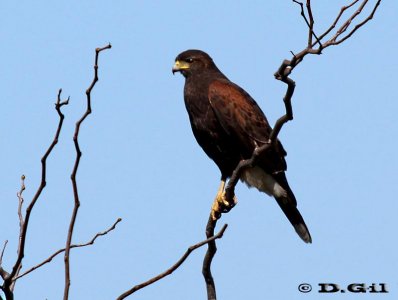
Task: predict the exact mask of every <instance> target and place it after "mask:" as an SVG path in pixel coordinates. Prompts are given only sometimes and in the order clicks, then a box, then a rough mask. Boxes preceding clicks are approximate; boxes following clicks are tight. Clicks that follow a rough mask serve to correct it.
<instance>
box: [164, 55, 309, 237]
mask: <svg viewBox="0 0 398 300" xmlns="http://www.w3.org/2000/svg"><path fill="white" fill-rule="evenodd" d="M172 71H173V74H174V73H175V72H180V73H181V74H182V75H183V76H184V77H185V86H184V101H185V107H186V109H187V112H188V116H189V120H190V123H191V127H192V131H193V134H194V136H195V138H196V141H197V142H198V144H199V145H200V146H201V147H202V149H203V150H204V152H205V153H206V154H207V155H208V156H209V157H210V158H211V159H212V160H213V161H214V162H215V164H216V165H217V166H218V168H219V169H220V172H221V184H220V187H219V190H218V192H217V195H216V198H215V201H214V204H213V206H212V212H211V214H212V218H213V219H214V220H215V219H218V218H219V217H220V216H221V213H222V212H223V210H225V208H228V206H231V205H234V204H230V203H228V202H227V201H226V199H225V191H224V188H225V182H226V180H227V179H228V178H229V177H231V175H232V172H233V171H234V169H235V168H236V167H237V165H238V164H239V162H240V161H241V160H244V159H249V158H250V157H251V156H252V154H253V151H254V150H255V149H256V148H257V147H260V146H262V145H264V144H265V143H268V142H269V136H270V133H271V130H272V128H271V126H270V125H269V123H268V121H267V118H266V117H265V115H264V113H263V112H262V110H261V109H260V107H259V106H258V105H257V103H256V101H255V100H254V99H253V98H252V97H251V96H250V95H249V94H248V93H247V92H246V91H245V90H244V89H242V88H241V87H239V86H238V85H237V84H235V83H233V82H231V81H230V80H229V79H228V78H227V77H226V76H225V75H224V74H223V73H222V72H221V71H220V70H219V69H218V68H217V66H216V65H215V63H214V61H213V59H212V58H211V57H210V56H209V55H208V54H207V53H205V52H203V51H201V50H187V51H184V52H182V53H180V54H179V55H178V56H177V57H176V59H175V64H174V66H173V69H172ZM285 156H286V151H285V150H284V148H283V146H282V144H281V143H280V141H279V140H278V141H277V142H276V143H275V145H273V146H272V147H270V148H269V151H265V152H264V153H262V154H261V156H260V157H259V159H258V160H257V162H256V165H255V166H252V167H250V168H245V169H244V171H243V172H242V175H241V177H240V179H241V180H242V181H243V182H245V183H246V184H247V185H248V186H249V187H255V188H257V189H258V190H259V191H261V192H264V193H266V194H268V195H270V196H273V197H274V198H275V200H276V201H277V203H278V204H279V206H280V208H281V209H282V211H283V212H284V213H285V215H286V217H287V218H288V219H289V221H290V223H291V224H292V225H293V227H294V229H295V230H296V232H297V234H298V235H299V236H300V238H301V239H302V240H303V241H304V242H306V243H311V242H312V239H311V235H310V233H309V231H308V228H307V225H306V224H305V222H304V220H303V217H302V216H301V214H300V212H299V211H298V209H297V201H296V198H295V196H294V194H293V192H292V190H291V189H290V187H289V184H288V182H287V179H286V175H285V171H286V168H287V165H286V161H285ZM234 201H235V202H236V199H234Z"/></svg>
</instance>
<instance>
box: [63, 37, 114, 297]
mask: <svg viewBox="0 0 398 300" xmlns="http://www.w3.org/2000/svg"><path fill="white" fill-rule="evenodd" d="M111 47H112V46H111V44H108V45H106V46H105V47H102V48H96V49H95V63H94V78H93V81H92V82H91V84H90V86H89V87H88V89H87V90H86V97H87V109H86V111H85V113H84V114H83V116H82V117H81V118H80V119H79V120H78V121H77V123H76V127H75V133H74V135H73V142H74V144H75V150H76V159H75V164H74V167H73V171H72V174H71V180H72V187H73V198H74V207H73V212H72V216H71V220H70V224H69V229H68V236H67V239H66V246H65V255H64V264H65V287H64V300H67V299H68V297H69V287H70V266H69V261H70V248H71V244H72V236H73V230H74V227H75V223H76V217H77V212H78V210H79V207H80V200H79V193H78V189H77V182H76V174H77V170H78V168H79V163H80V158H81V156H82V152H81V150H80V146H79V140H78V138H79V131H80V126H81V124H82V123H83V121H84V120H85V119H86V117H87V116H88V115H89V114H91V91H92V89H93V88H94V86H95V83H96V82H97V81H98V58H99V54H100V53H101V51H103V50H106V49H110V48H111Z"/></svg>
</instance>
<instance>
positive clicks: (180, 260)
mask: <svg viewBox="0 0 398 300" xmlns="http://www.w3.org/2000/svg"><path fill="white" fill-rule="evenodd" d="M227 227H228V225H227V224H225V225H224V226H223V227H222V228H221V230H220V231H219V232H218V233H217V234H216V235H212V236H211V237H210V238H208V239H206V240H204V241H202V242H200V243H197V244H195V245H192V246H190V247H189V248H188V249H187V251H186V252H185V253H184V255H183V256H182V257H181V258H180V259H179V260H178V261H177V262H176V263H175V264H174V265H173V266H171V267H170V268H169V269H167V270H166V271H164V272H163V273H160V274H159V275H157V276H155V277H153V278H151V279H149V280H147V281H145V282H143V283H140V284H137V285H136V286H134V287H133V288H131V289H130V290H128V291H126V292H124V293H123V294H121V295H120V296H119V297H117V300H122V299H125V298H126V297H128V296H130V295H131V294H133V293H135V292H136V291H138V290H140V289H142V288H144V287H146V286H148V285H151V284H153V283H155V282H156V281H158V280H160V279H162V278H164V277H166V276H168V275H170V274H171V273H173V272H174V271H175V270H177V269H178V268H179V267H180V266H181V265H182V264H183V263H184V261H185V260H186V259H187V258H188V256H189V255H190V254H191V253H192V252H193V251H194V250H196V249H198V248H200V247H202V246H203V245H206V244H209V243H211V242H214V241H215V240H216V239H220V238H222V236H223V234H224V231H225V230H226V229H227Z"/></svg>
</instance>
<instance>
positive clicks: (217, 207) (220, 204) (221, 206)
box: [211, 179, 238, 220]
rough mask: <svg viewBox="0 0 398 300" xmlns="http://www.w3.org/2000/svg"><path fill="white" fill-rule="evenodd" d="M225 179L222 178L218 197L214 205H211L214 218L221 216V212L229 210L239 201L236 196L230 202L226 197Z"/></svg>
mask: <svg viewBox="0 0 398 300" xmlns="http://www.w3.org/2000/svg"><path fill="white" fill-rule="evenodd" d="M224 188H225V180H224V179H222V180H221V183H220V187H219V188H218V191H217V195H216V198H215V199H214V202H213V205H212V207H211V217H212V218H213V220H217V219H219V218H221V213H223V212H228V211H230V210H231V208H232V207H234V206H235V205H236V203H238V201H237V199H236V197H235V196H234V202H233V203H229V202H228V201H227V199H226V197H225V191H224Z"/></svg>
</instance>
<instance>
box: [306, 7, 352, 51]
mask: <svg viewBox="0 0 398 300" xmlns="http://www.w3.org/2000/svg"><path fill="white" fill-rule="evenodd" d="M358 1H359V0H355V1H353V2H352V3H351V4H349V5H347V6H343V7H342V8H341V9H340V13H339V14H338V15H337V17H336V19H335V20H334V22H333V24H332V25H331V26H330V27H329V28H328V29H327V30H326V31H325V32H324V33H323V34H322V35H320V36H319V39H320V40H322V39H323V38H324V37H325V36H327V35H328V34H329V33H330V32H331V31H332V30H333V29H334V28H335V27H336V25H337V23H338V22H339V21H340V18H341V16H342V15H343V13H344V12H345V11H346V10H347V9H349V8H351V7H352V6H353V5H355V4H356V3H357V2H358ZM312 46H315V44H313V45H312Z"/></svg>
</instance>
